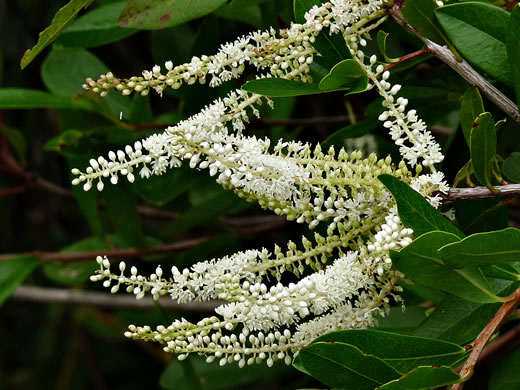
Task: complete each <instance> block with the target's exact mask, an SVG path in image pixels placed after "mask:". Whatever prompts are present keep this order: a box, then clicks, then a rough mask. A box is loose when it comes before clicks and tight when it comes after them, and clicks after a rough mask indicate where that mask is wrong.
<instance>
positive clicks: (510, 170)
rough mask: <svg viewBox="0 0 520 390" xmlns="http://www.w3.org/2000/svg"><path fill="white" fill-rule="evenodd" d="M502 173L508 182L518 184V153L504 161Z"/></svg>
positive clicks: (519, 158) (519, 180)
mask: <svg viewBox="0 0 520 390" xmlns="http://www.w3.org/2000/svg"><path fill="white" fill-rule="evenodd" d="M502 173H503V174H504V175H505V176H506V177H507V178H508V179H509V180H510V181H512V182H515V183H520V152H513V153H511V155H510V156H509V157H508V158H506V159H505V160H504V163H503V164H502Z"/></svg>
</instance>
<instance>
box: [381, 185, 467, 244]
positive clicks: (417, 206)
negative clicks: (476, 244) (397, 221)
mask: <svg viewBox="0 0 520 390" xmlns="http://www.w3.org/2000/svg"><path fill="white" fill-rule="evenodd" d="M377 178H378V179H379V180H380V181H381V183H383V184H384V185H385V187H386V188H387V189H388V191H390V192H391V193H392V195H393V196H394V199H395V202H396V203H397V210H398V212H399V217H400V218H401V221H402V222H403V224H404V225H405V226H406V227H409V228H411V229H413V231H414V234H415V235H416V236H420V235H421V234H424V233H427V232H431V231H432V230H441V231H444V232H449V233H453V234H455V235H456V236H458V237H460V238H462V237H464V233H462V232H461V231H460V230H459V229H457V228H456V227H455V226H454V225H453V224H452V223H451V222H450V221H448V219H446V218H445V217H443V216H442V215H441V214H440V213H439V212H438V211H437V210H435V209H434V208H433V207H432V206H431V205H430V204H429V203H428V202H427V201H426V199H424V198H423V197H422V196H421V194H419V193H418V192H417V191H415V190H414V189H412V188H410V187H409V186H408V185H407V184H406V183H403V182H402V181H400V180H399V179H397V178H395V177H393V176H391V175H379V176H378V177H377Z"/></svg>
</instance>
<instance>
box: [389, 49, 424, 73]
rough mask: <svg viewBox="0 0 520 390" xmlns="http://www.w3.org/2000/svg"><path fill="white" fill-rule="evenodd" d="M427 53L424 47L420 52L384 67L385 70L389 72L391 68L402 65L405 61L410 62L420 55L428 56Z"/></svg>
mask: <svg viewBox="0 0 520 390" xmlns="http://www.w3.org/2000/svg"><path fill="white" fill-rule="evenodd" d="M429 53H430V49H428V48H427V47H425V48H424V49H421V50H417V51H414V52H413V53H410V54H407V55H405V56H403V57H401V58H399V59H398V60H397V61H396V62H392V63H391V64H388V65H387V66H386V68H385V70H390V69H392V68H395V67H396V66H397V65H401V64H402V63H404V62H406V61H410V60H412V59H414V58H417V57H420V56H422V55H425V54H429Z"/></svg>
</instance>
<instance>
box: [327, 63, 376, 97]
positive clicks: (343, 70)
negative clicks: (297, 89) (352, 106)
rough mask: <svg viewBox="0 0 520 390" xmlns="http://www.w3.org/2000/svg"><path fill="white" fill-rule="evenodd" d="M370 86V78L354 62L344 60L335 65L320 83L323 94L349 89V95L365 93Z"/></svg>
mask: <svg viewBox="0 0 520 390" xmlns="http://www.w3.org/2000/svg"><path fill="white" fill-rule="evenodd" d="M367 85H368V76H367V75H366V73H365V71H364V70H363V68H362V67H361V65H359V64H358V63H357V62H356V61H354V60H343V61H341V62H340V63H338V64H336V65H334V67H333V68H332V69H331V70H330V72H329V74H327V75H326V76H325V77H324V78H323V79H321V81H320V83H319V86H318V87H319V89H320V90H321V91H323V92H330V91H339V90H343V89H348V90H349V93H357V92H363V91H365V90H366V88H367Z"/></svg>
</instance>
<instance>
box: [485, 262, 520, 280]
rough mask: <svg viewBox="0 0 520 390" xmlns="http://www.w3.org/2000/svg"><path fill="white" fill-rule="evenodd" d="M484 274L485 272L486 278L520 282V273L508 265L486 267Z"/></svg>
mask: <svg viewBox="0 0 520 390" xmlns="http://www.w3.org/2000/svg"><path fill="white" fill-rule="evenodd" d="M482 272H484V275H486V277H492V278H497V279H505V280H515V281H518V280H520V273H519V271H517V270H516V269H515V268H514V267H512V266H510V265H508V264H501V265H489V266H485V267H482Z"/></svg>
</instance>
